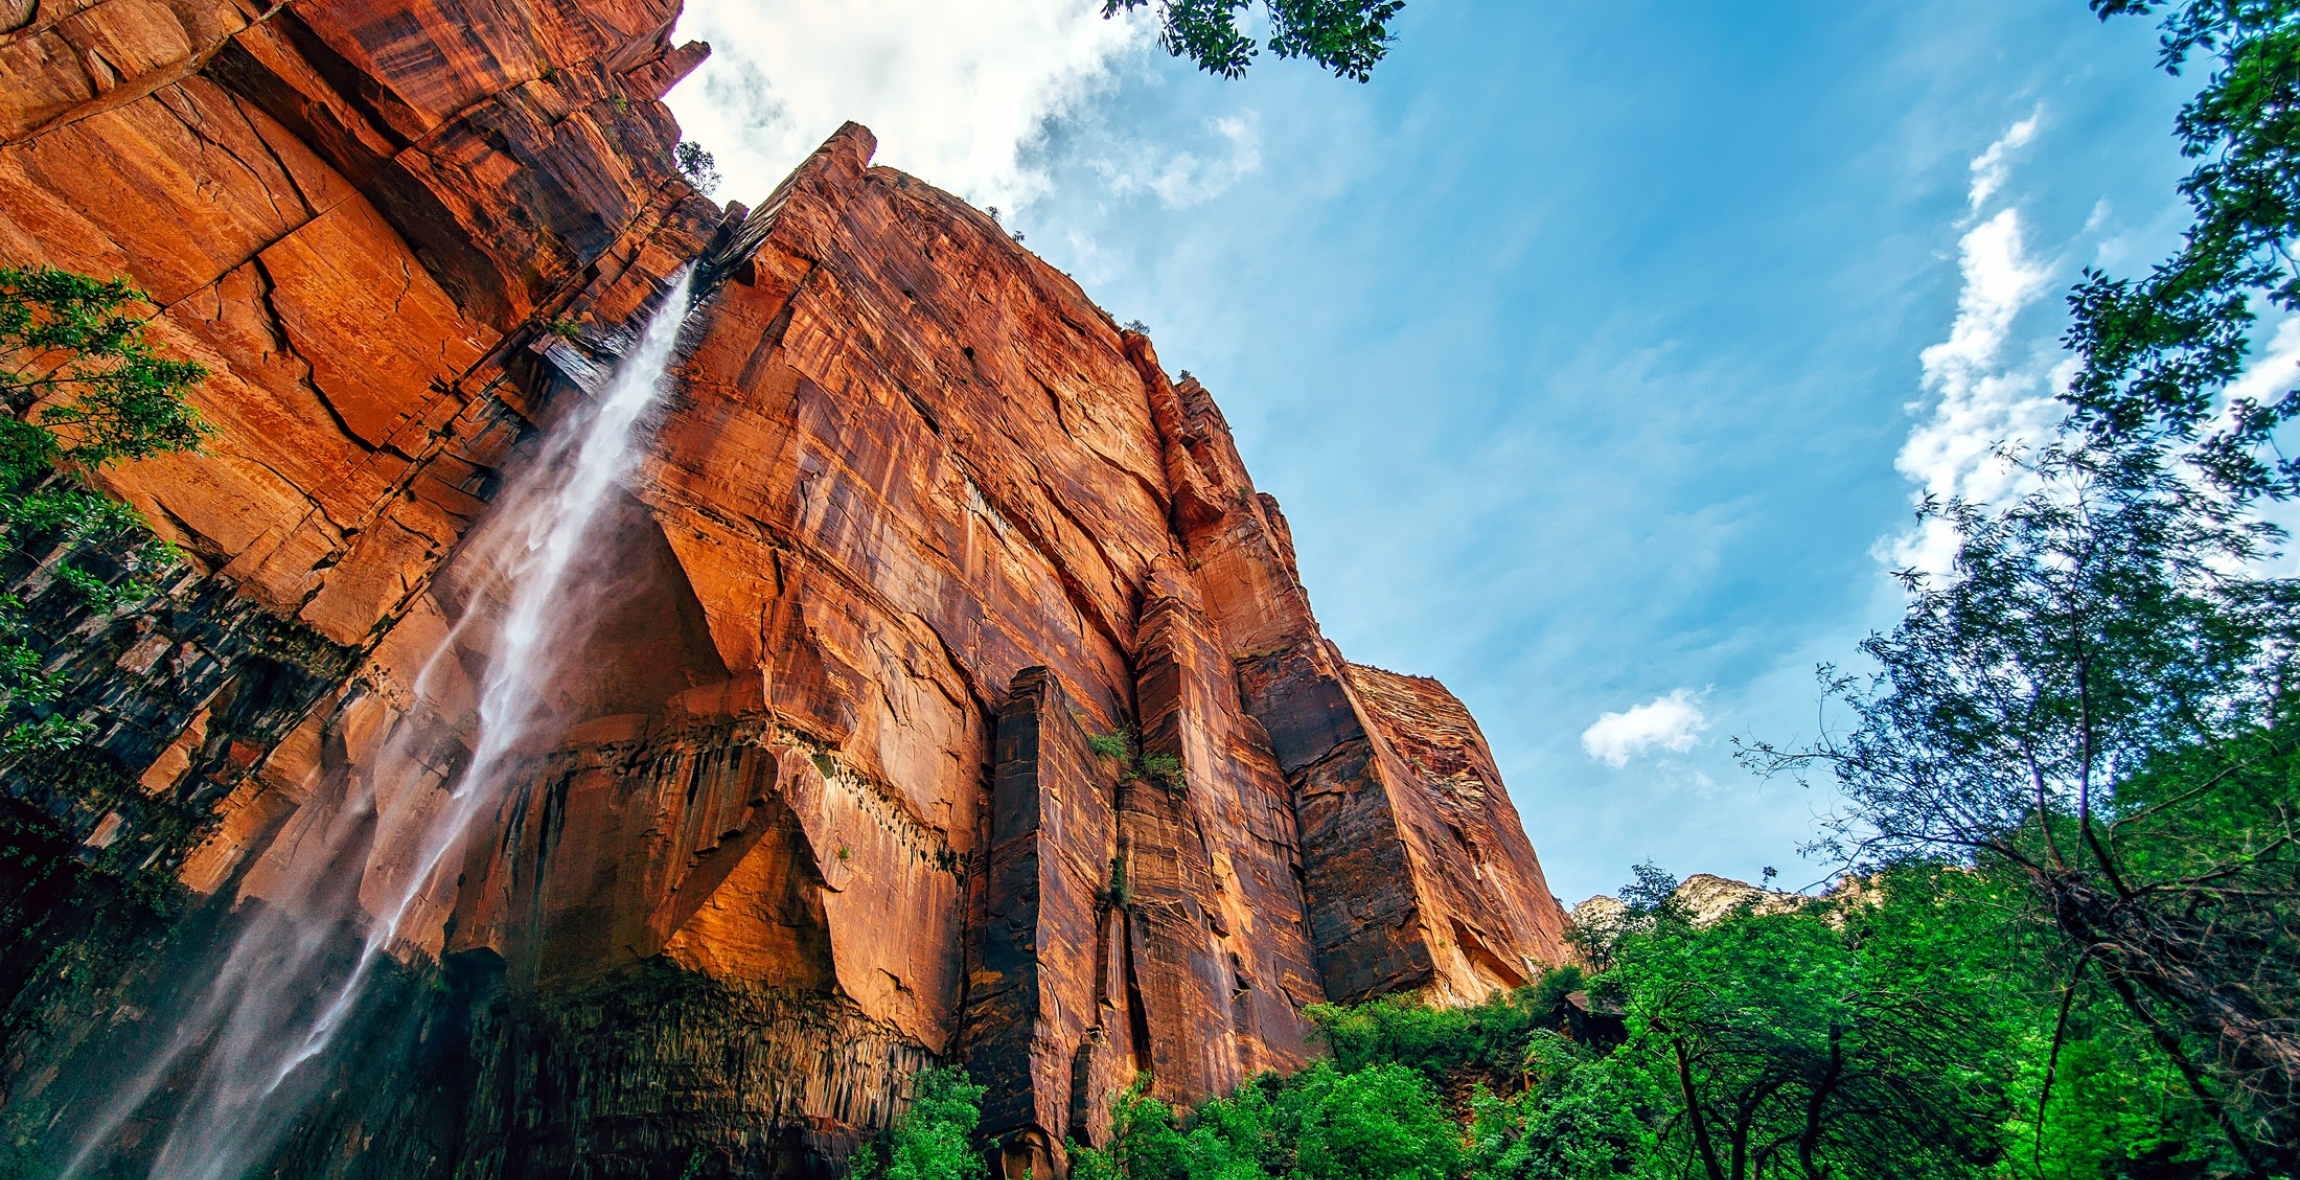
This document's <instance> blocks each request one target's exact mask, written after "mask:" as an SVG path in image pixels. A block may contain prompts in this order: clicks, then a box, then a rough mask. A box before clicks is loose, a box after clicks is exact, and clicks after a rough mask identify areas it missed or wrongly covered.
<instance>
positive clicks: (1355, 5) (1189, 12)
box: [1102, 0, 1405, 82]
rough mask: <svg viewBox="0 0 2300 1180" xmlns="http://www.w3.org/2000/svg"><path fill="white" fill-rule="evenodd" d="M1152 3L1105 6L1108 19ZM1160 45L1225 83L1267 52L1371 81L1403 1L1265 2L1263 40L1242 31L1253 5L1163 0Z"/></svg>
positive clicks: (1233, 0)
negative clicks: (1302, 60)
mask: <svg viewBox="0 0 2300 1180" xmlns="http://www.w3.org/2000/svg"><path fill="white" fill-rule="evenodd" d="M1150 4H1151V0H1102V15H1103V16H1105V17H1111V16H1116V15H1118V14H1119V13H1121V12H1129V11H1132V10H1133V9H1137V8H1146V7H1149V5H1150ZM1157 4H1158V17H1159V24H1160V26H1161V32H1160V35H1159V44H1160V45H1161V46H1163V47H1164V48H1165V50H1166V52H1168V53H1170V54H1173V55H1174V56H1175V57H1180V58H1187V59H1189V60H1190V61H1192V62H1195V63H1197V66H1198V68H1199V69H1201V70H1204V71H1206V72H1207V73H1209V74H1214V75H1217V76H1220V77H1224V78H1238V77H1243V76H1244V75H1245V73H1246V67H1247V66H1249V65H1251V64H1253V61H1254V59H1255V58H1256V57H1258V56H1260V54H1261V52H1262V50H1263V49H1265V48H1266V49H1268V50H1269V51H1270V52H1271V53H1273V54H1275V55H1277V56H1279V57H1282V58H1304V59H1307V60H1309V61H1312V62H1316V63H1317V64H1318V65H1319V66H1321V67H1323V68H1325V69H1327V70H1329V71H1331V72H1332V73H1333V74H1334V76H1336V77H1340V78H1348V79H1351V80H1352V81H1357V82H1364V81H1367V80H1368V79H1370V78H1372V77H1373V69H1374V66H1375V65H1376V64H1378V63H1379V62H1380V61H1381V60H1382V57H1383V56H1384V55H1385V54H1387V53H1388V52H1389V45H1390V41H1391V40H1392V37H1391V34H1390V21H1391V20H1393V19H1395V18H1396V17H1397V14H1398V13H1399V11H1401V10H1402V9H1404V8H1405V3H1404V0H1262V16H1263V18H1264V20H1265V21H1266V22H1267V24H1268V27H1269V33H1268V37H1267V39H1266V40H1259V41H1258V40H1256V39H1255V38H1254V37H1252V36H1250V35H1248V34H1247V33H1246V31H1245V30H1244V29H1243V28H1241V27H1240V18H1241V16H1242V15H1243V14H1245V13H1246V12H1247V11H1249V10H1250V9H1251V8H1252V7H1253V0H1157Z"/></svg>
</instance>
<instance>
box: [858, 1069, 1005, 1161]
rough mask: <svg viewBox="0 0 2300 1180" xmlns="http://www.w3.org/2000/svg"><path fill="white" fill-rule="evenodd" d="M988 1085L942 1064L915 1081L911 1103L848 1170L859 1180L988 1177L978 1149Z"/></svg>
mask: <svg viewBox="0 0 2300 1180" xmlns="http://www.w3.org/2000/svg"><path fill="white" fill-rule="evenodd" d="M982 1094H983V1088H982V1087H981V1086H977V1085H975V1084H974V1083H972V1082H970V1081H968V1080H967V1076H966V1071H964V1070H961V1069H958V1068H956V1067H955V1066H937V1067H935V1068H933V1069H927V1070H922V1071H920V1072H919V1073H918V1074H917V1076H915V1077H913V1078H912V1079H911V1102H910V1107H909V1108H908V1109H906V1110H904V1111H903V1112H902V1113H901V1114H899V1115H896V1116H895V1120H894V1123H893V1124H892V1125H891V1126H889V1127H888V1128H887V1131H886V1134H884V1135H882V1136H881V1137H880V1138H879V1139H878V1140H876V1141H874V1142H871V1143H867V1144H864V1145H863V1146H862V1147H861V1148H860V1149H858V1150H857V1151H856V1152H855V1155H854V1159H853V1161H852V1162H851V1163H850V1165H849V1171H848V1174H849V1175H851V1176H854V1177H855V1178H856V1180H974V1178H976V1177H983V1176H987V1175H989V1172H990V1168H989V1166H988V1165H987V1164H985V1163H984V1162H983V1157H982V1154H981V1153H980V1152H978V1151H976V1150H975V1149H974V1145H973V1137H974V1128H975V1124H976V1123H978V1122H980V1121H981V1119H982V1110H981V1107H980V1105H979V1104H980V1103H981V1101H982Z"/></svg>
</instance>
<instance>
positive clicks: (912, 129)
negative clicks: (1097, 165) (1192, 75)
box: [670, 0, 1153, 208]
mask: <svg viewBox="0 0 2300 1180" xmlns="http://www.w3.org/2000/svg"><path fill="white" fill-rule="evenodd" d="M1152 33H1153V30H1152V28H1151V26H1150V24H1149V18H1148V16H1147V14H1146V12H1145V11H1141V10H1138V11H1137V12H1135V13H1133V14H1131V15H1130V16H1127V17H1121V18H1119V19H1116V20H1104V19H1103V18H1102V5H1101V0H978V2H975V3H967V4H951V3H943V2H937V0H690V2H689V3H688V5H687V8H686V15H685V16H683V17H682V18H681V19H680V22H679V28H678V36H679V37H680V38H681V39H700V40H704V41H708V42H710V43H711V57H710V60H708V61H706V62H704V63H703V65H702V67H701V68H700V69H698V70H697V71H696V72H695V74H694V75H693V76H691V77H689V78H688V79H687V80H686V81H685V82H683V83H681V84H680V85H679V87H678V88H677V89H675V90H673V91H672V92H671V96H670V105H671V110H672V112H673V113H674V114H676V115H677V116H678V118H679V123H680V125H681V126H682V127H683V128H684V129H685V132H686V135H687V138H689V139H694V140H698V141H700V142H701V143H702V144H703V146H704V147H706V148H708V149H709V150H710V151H711V152H712V154H713V155H715V156H716V157H717V159H718V165H719V172H720V174H721V175H722V176H723V177H724V178H725V183H724V184H722V185H721V186H720V189H719V192H718V196H719V197H720V198H721V199H722V200H730V199H731V200H739V201H744V202H747V203H751V204H756V203H757V202H759V201H760V200H763V199H764V198H765V197H766V195H767V193H768V192H769V191H770V190H771V189H772V188H773V187H774V186H775V185H776V184H777V183H778V182H780V181H781V180H782V178H783V176H784V175H785V174H786V173H788V172H789V171H790V169H791V168H792V167H794V166H795V165H797V164H798V162H799V161H801V160H803V159H805V158H806V156H807V153H809V152H811V151H813V150H814V149H815V146H816V145H817V144H819V143H821V142H822V140H823V139H824V138H825V137H826V136H828V135H829V134H830V133H831V132H832V131H835V130H837V129H838V126H839V124H840V123H842V122H844V121H846V120H849V119H853V120H855V121H857V122H860V123H863V124H865V125H867V126H868V127H870V129H871V130H872V131H873V132H875V133H877V135H878V140H879V154H878V161H879V162H880V163H884V164H890V165H892V166H894V167H897V168H901V169H903V170H905V171H907V172H911V173H913V174H915V175H917V176H919V177H920V178H921V179H923V180H926V181H927V182H928V183H930V184H934V185H936V186H938V187H941V188H945V189H949V190H951V191H952V192H955V193H958V194H959V195H960V196H963V197H965V198H967V199H968V200H970V201H973V202H975V203H977V204H984V205H1005V206H1007V207H1008V208H1016V207H1020V206H1021V205H1023V204H1025V203H1027V202H1028V201H1029V200H1030V199H1031V198H1032V197H1034V196H1035V195H1036V194H1037V193H1038V192H1040V191H1041V190H1042V189H1043V188H1044V186H1045V183H1046V181H1045V178H1044V176H1043V175H1041V174H1039V173H1037V172H1034V171H1033V170H1031V169H1029V168H1028V167H1026V166H1025V165H1024V164H1023V162H1022V160H1021V153H1022V150H1023V149H1024V148H1025V147H1026V146H1028V145H1029V144H1030V143H1032V142H1033V141H1035V140H1036V139H1038V138H1039V137H1040V135H1041V134H1042V133H1043V130H1044V128H1045V126H1046V124H1047V122H1048V120H1050V119H1055V118H1060V117H1062V116H1063V115H1065V114H1067V113H1069V112H1071V111H1073V110H1074V109H1076V107H1077V105H1078V104H1079V103H1081V102H1083V101H1084V100H1085V99H1087V98H1088V97H1090V96H1091V95H1093V94H1094V93H1095V92H1097V90H1099V89H1100V88H1102V87H1104V86H1106V85H1108V84H1109V82H1110V81H1111V75H1110V67H1111V65H1112V63H1113V62H1114V61H1115V59H1117V58H1118V57H1119V56H1120V55H1122V54H1125V53H1128V52H1131V51H1133V50H1135V49H1136V48H1138V47H1140V46H1144V45H1147V44H1148V43H1149V40H1150V38H1151V36H1152Z"/></svg>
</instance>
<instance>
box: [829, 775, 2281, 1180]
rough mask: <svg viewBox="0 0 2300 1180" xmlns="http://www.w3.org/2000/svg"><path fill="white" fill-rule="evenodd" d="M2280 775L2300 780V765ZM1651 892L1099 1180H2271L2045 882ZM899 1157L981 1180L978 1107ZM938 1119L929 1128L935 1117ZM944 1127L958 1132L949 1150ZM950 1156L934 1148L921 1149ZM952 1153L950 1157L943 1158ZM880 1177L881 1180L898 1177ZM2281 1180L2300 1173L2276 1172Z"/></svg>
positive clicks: (1081, 1149) (1133, 1125)
mask: <svg viewBox="0 0 2300 1180" xmlns="http://www.w3.org/2000/svg"><path fill="white" fill-rule="evenodd" d="M2281 769H2282V770H2283V771H2286V772H2288V771H2291V770H2294V769H2300V766H2295V765H2293V764H2290V763H2286V764H2284V765H2283V766H2282V768H2281ZM1670 884H1673V883H1672V882H1669V881H1667V879H1666V878H1656V877H1655V876H1654V875H1652V874H1650V873H1648V874H1646V875H1645V876H1644V878H1643V879H1642V881H1641V883H1640V887H1637V888H1632V889H1631V890H1628V891H1627V892H1628V893H1629V894H1630V895H1631V898H1632V904H1631V905H1630V906H1629V907H1628V909H1627V911H1626V912H1625V913H1624V914H1623V915H1622V916H1621V917H1620V918H1619V919H1617V920H1616V921H1614V922H1613V923H1612V924H1610V925H1609V926H1608V927H1606V928H1602V929H1596V930H1585V931H1584V932H1583V934H1582V937H1583V939H1584V940H1585V942H1587V943H1589V944H1590V945H1589V949H1590V950H1591V951H1592V952H1600V953H1602V955H1603V956H1604V957H1605V958H1606V959H1607V960H1608V961H1609V962H1610V964H1611V965H1610V966H1609V967H1607V968H1606V969H1605V970H1602V971H1594V972H1589V973H1586V974H1585V973H1584V972H1583V970H1582V969H1580V968H1578V967H1565V968H1561V969H1559V970H1557V971H1554V972H1552V973H1551V974H1550V976H1549V977H1548V978H1545V979H1544V980H1542V981H1541V982H1539V983H1537V984H1535V985H1532V986H1530V987H1526V988H1522V989H1519V990H1518V991H1517V992H1515V993H1511V994H1507V995H1501V996H1496V997H1494V998H1493V999H1491V1000H1488V1001H1487V1002H1486V1003H1484V1004H1482V1005H1480V1006H1478V1007H1474V1008H1467V1009H1448V1008H1432V1007H1427V1006H1424V1005H1422V1004H1420V1003H1418V1002H1416V1001H1414V1000H1412V999H1409V998H1405V997H1391V998H1387V999H1383V1000H1377V1001H1374V1002H1372V1003H1368V1004H1364V1005H1359V1006H1356V1007H1321V1008H1317V1009H1314V1010H1313V1011H1312V1015H1313V1017H1314V1019H1315V1020H1316V1022H1317V1025H1318V1029H1319V1032H1320V1035H1321V1038H1322V1040H1323V1041H1324V1042H1325V1045H1326V1047H1327V1049H1328V1051H1329V1052H1328V1056H1327V1058H1326V1059H1325V1060H1321V1061H1319V1062H1317V1063H1315V1064H1313V1065H1312V1066H1311V1067H1310V1068H1308V1069H1306V1070H1304V1071H1302V1072H1300V1073H1297V1074H1295V1075H1293V1076H1290V1077H1277V1076H1266V1077H1262V1078H1259V1079H1256V1080H1255V1081H1253V1082H1252V1083H1250V1084H1248V1085H1247V1086H1246V1087H1244V1088H1243V1089H1241V1090H1239V1091H1238V1092H1237V1093H1235V1094H1233V1095H1230V1096H1227V1097H1223V1098H1216V1099H1213V1100H1210V1101H1207V1102H1205V1103H1202V1104H1200V1105H1199V1106H1197V1107H1196V1108H1195V1109H1191V1110H1186V1111H1177V1110H1174V1109H1172V1108H1170V1107H1168V1106H1167V1105H1165V1104H1163V1103H1160V1102H1158V1101H1156V1100H1155V1099H1152V1098H1150V1097H1148V1096H1146V1094H1145V1093H1144V1092H1143V1090H1142V1088H1140V1087H1137V1088H1136V1089H1134V1090H1131V1091H1129V1092H1127V1093H1126V1094H1124V1095H1121V1096H1120V1097H1119V1098H1118V1099H1117V1101H1116V1103H1115V1106H1114V1110H1113V1115H1114V1127H1115V1129H1116V1134H1115V1136H1114V1137H1113V1139H1112V1140H1111V1142H1109V1143H1108V1144H1106V1145H1105V1146H1103V1147H1101V1148H1092V1147H1087V1146H1084V1145H1081V1144H1075V1143H1074V1144H1072V1147H1071V1152H1072V1162H1073V1168H1074V1173H1073V1174H1074V1176H1076V1177H1078V1178H1079V1180H1282V1178H1294V1177H1301V1178H1304V1180H1455V1178H1459V1180H1582V1178H1596V1177H1643V1178H1650V1180H1663V1178H1669V1180H1676V1178H1689V1180H1760V1178H1764V1177H1784V1178H1787V1177H1796V1178H1801V1180H1814V1178H1821V1177H1833V1178H1842V1180H1865V1178H1872V1177H1875V1178H1884V1177H1892V1178H1906V1180H1921V1178H1927V1177H1940V1178H1947V1177H1989V1178H2001V1180H2013V1178H2019V1180H2031V1178H2034V1180H2078V1178H2083V1180H2107V1178H2118V1177H2128V1178H2134V1180H2138V1178H2143V1177H2148V1178H2163V1180H2171V1178H2176V1177H2206V1176H2223V1175H2284V1174H2288V1173H2287V1172H2284V1171H2279V1170H2273V1169H2271V1170H2267V1171H2253V1170H2252V1169H2251V1167H2250V1165H2248V1164H2247V1163H2246V1162H2245V1160H2244V1156H2243V1153H2242V1152H2240V1151H2239V1150H2238V1149H2237V1148H2236V1147H2235V1146H2234V1145H2233V1144H2232V1143H2231V1142H2230V1140H2229V1139H2228V1138H2227V1137H2226V1136H2225V1135H2224V1134H2223V1133H2222V1131H2221V1128H2220V1126H2219V1123H2218V1116H2217V1114H2216V1113H2215V1111H2214V1109H2213V1106H2212V1103H2211V1102H2210V1101H2208V1100H2206V1098H2204V1097H2202V1096H2200V1095H2199V1093H2198V1092H2197V1091H2196V1090H2194V1089H2192V1088H2191V1085H2190V1083H2189V1081H2188V1080H2187V1078H2186V1077H2185V1076H2184V1074H2183V1071H2182V1069H2181V1067H2180V1066H2179V1064H2178V1062H2177V1061H2176V1059H2175V1058H2174V1057H2173V1056H2172V1055H2171V1054H2169V1053H2167V1052H2165V1051H2164V1050H2163V1049H2162V1048H2161V1047H2160V1046H2158V1045H2157V1044H2156V1042H2155V1040H2154V1037H2153V1034H2152V1033H2151V1031H2150V1030H2149V1029H2148V1028H2146V1027H2145V1026H2144V1025H2142V1024H2141V1023H2139V1022H2137V1021H2136V1020H2134V1019H2133V1017H2132V1015H2131V1013H2130V1011H2129V1010H2128V1009H2127V1008H2126V1007H2125V1006H2124V1003H2123V1001H2122V999H2121V997H2120V996H2119V995H2118V994H2117V993H2116V991H2115V990H2114V989H2113V988H2109V987H2106V986H2101V985H2097V984H2096V985H2093V986H2088V987H2082V988H2077V989H2074V990H2071V989H2070V988H2069V987H2068V986H2067V983H2066V975H2065V964H2063V963H2061V962H2059V961H2058V960H2057V958H2056V947H2057V944H2058V935H2057V934H2056V932H2055V930H2054V928H2053V925H2052V921H2051V919H2050V916H2049V915H2046V914H2043V913H2041V912H2039V911H2038V910H2037V909H2036V907H2035V905H2034V902H2033V898H2032V897H2031V894H2030V886H2029V885H2028V883H2027V882H2026V880H2025V878H2024V876H2023V875H2022V874H2021V873H2020V872H2018V871H2013V870H2012V869H2010V868H2003V867H2000V868H1998V869H1995V870H1991V869H1984V868H1975V867H1971V866H1948V865H1943V864H1938V863H1935V864H1909V865H1904V866H1902V867H1899V868H1895V869H1893V870H1890V871H1888V872H1885V873H1882V874H1880V875H1877V876H1875V877H1870V878H1865V879H1862V880H1860V881H1858V882H1856V883H1853V884H1849V885H1847V886H1845V887H1842V888H1840V889H1839V890H1837V891H1835V892H1834V893H1832V894H1831V895H1830V896H1828V897H1826V898H1822V899H1817V900H1813V901H1811V902H1809V903H1806V904H1804V905H1802V906H1799V907H1797V908H1793V909H1788V910H1785V911H1781V912H1759V911H1758V910H1755V909H1752V908H1747V907H1744V908H1743V909H1742V910H1740V911H1738V912H1735V913H1732V914H1729V915H1727V916H1726V917H1724V918H1722V919H1721V920H1717V921H1714V922H1708V923H1702V922H1698V921H1696V920H1695V918H1694V916H1693V915H1692V914H1690V913H1688V912H1687V911H1686V910H1685V909H1683V908H1682V907H1681V906H1680V905H1679V903H1678V902H1677V900H1676V899H1675V898H1674V897H1673V896H1672V895H1671V894H1670V892H1669V891H1668V888H1667V887H1668V886H1669V885H1670ZM954 1082H956V1077H955V1075H953V1074H947V1073H945V1074H938V1075H935V1076H934V1078H933V1080H932V1082H931V1084H930V1085H929V1086H927V1087H925V1089H926V1090H927V1091H928V1092H929V1093H930V1094H931V1095H932V1100H931V1101H930V1102H922V1103H921V1104H920V1106H918V1107H914V1108H913V1113H912V1114H911V1115H909V1116H906V1118H905V1120H904V1122H902V1123H901V1124H898V1126H897V1129H896V1132H895V1134H894V1135H893V1136H892V1142H893V1143H894V1144H895V1145H896V1146H895V1147H894V1153H895V1154H896V1155H897V1156H899V1157H901V1158H904V1159H909V1160H913V1161H924V1160H927V1159H937V1160H940V1161H942V1162H943V1164H944V1167H945V1169H946V1170H939V1171H938V1170H934V1169H932V1168H927V1169H918V1168H911V1169H906V1170H903V1171H902V1172H901V1174H902V1175H903V1176H905V1177H929V1176H948V1177H960V1176H967V1175H975V1174H979V1173H977V1172H975V1171H972V1170H970V1169H977V1168H979V1167H980V1164H979V1156H975V1157H972V1158H970V1157H968V1155H967V1154H966V1153H965V1152H964V1151H963V1150H962V1149H961V1148H960V1146H959V1145H960V1144H961V1143H963V1141H964V1138H965V1134H964V1129H966V1128H971V1127H972V1126H973V1119H974V1112H973V1108H972V1106H971V1104H970V1103H967V1102H964V1101H960V1102H957V1103H953V1102H952V1101H951V1099H952V1096H953V1095H954V1094H956V1095H957V1096H958V1097H959V1098H960V1099H964V1098H966V1097H968V1094H967V1092H966V1088H964V1087H963V1083H958V1084H957V1085H955V1086H954ZM920 1111H932V1112H933V1113H932V1114H931V1115H930V1116H928V1117H926V1118H924V1119H922V1118H921V1116H920V1114H919V1112H920ZM928 1124H934V1129H932V1130H929V1129H928ZM921 1145H926V1146H921ZM935 1145H939V1146H935ZM880 1150H881V1152H882V1154H880V1155H877V1156H873V1157H869V1159H868V1162H867V1163H866V1165H865V1168H864V1170H862V1171H860V1172H859V1173H858V1174H860V1175H864V1176H869V1177H878V1176H892V1175H895V1174H896V1170H895V1169H892V1168H888V1167H885V1166H884V1163H883V1161H884V1159H885V1156H884V1154H883V1152H884V1150H885V1149H883V1148H882V1149H880ZM2277 1167H2281V1165H2277Z"/></svg>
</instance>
